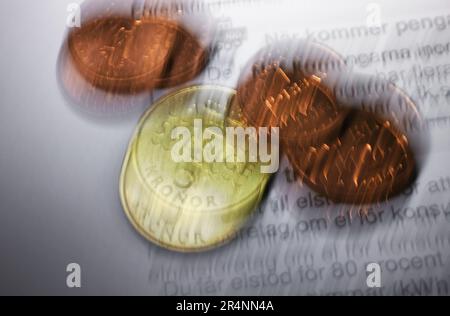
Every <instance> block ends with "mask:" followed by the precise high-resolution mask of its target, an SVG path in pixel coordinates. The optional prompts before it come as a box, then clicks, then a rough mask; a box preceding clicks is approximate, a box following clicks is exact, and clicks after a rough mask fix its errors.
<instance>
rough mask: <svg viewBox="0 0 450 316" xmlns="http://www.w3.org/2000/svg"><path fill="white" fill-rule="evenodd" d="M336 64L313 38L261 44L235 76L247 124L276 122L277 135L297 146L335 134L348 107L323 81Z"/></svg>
mask: <svg viewBox="0 0 450 316" xmlns="http://www.w3.org/2000/svg"><path fill="white" fill-rule="evenodd" d="M312 47H313V48H314V49H313V48H312ZM305 54H306V56H305ZM328 54H329V55H328ZM324 55H326V56H327V57H326V58H324V57H323V56H324ZM341 66H342V61H341V60H340V59H339V57H338V56H334V55H332V54H331V53H329V52H328V51H326V50H325V48H322V47H320V46H318V47H316V46H312V44H305V43H301V44H299V45H298V46H297V45H294V47H292V45H291V46H288V47H284V46H269V47H266V48H264V49H263V50H261V51H260V52H259V53H258V54H257V55H256V56H255V57H254V58H253V60H252V61H251V62H250V63H249V64H248V65H247V67H246V69H245V70H244V71H243V74H242V75H241V78H240V81H239V87H238V92H237V94H238V101H239V104H240V106H241V107H242V112H243V115H244V117H245V118H246V119H247V121H248V124H249V125H253V126H257V127H259V126H276V127H279V128H280V137H281V138H282V139H284V140H288V139H289V140H294V141H295V143H296V145H299V146H308V145H315V144H317V143H320V142H323V141H327V140H328V139H332V138H334V137H335V136H336V133H337V132H338V131H339V129H340V127H341V124H342V122H343V120H344V118H345V116H346V114H347V112H348V111H347V110H346V109H344V108H341V107H338V106H337V104H336V102H335V101H334V98H333V97H332V95H331V93H330V90H331V89H330V88H328V87H326V86H325V85H324V84H323V83H322V81H323V80H324V79H326V78H327V76H328V73H331V71H333V70H335V69H336V68H339V67H341Z"/></svg>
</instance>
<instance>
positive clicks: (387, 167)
mask: <svg viewBox="0 0 450 316" xmlns="http://www.w3.org/2000/svg"><path fill="white" fill-rule="evenodd" d="M285 150H286V153H287V155H288V158H289V161H290V162H291V164H292V165H293V167H294V169H295V171H296V172H297V174H298V175H299V176H300V178H301V180H303V181H304V182H305V183H306V184H308V185H309V186H311V187H312V188H313V189H314V190H316V191H317V192H319V193H321V194H324V195H326V196H327V197H328V198H330V199H331V200H333V201H335V202H344V203H351V204H369V203H375V202H380V201H383V200H386V199H387V198H389V197H391V196H393V195H395V194H398V193H400V192H401V191H402V190H404V189H405V188H406V187H407V186H408V185H409V184H411V182H412V181H413V180H414V175H415V169H416V164H415V160H414V157H413V154H412V151H411V149H410V146H409V142H408V139H407V137H406V136H405V135H404V134H402V133H400V132H399V131H398V130H397V128H396V127H395V126H393V125H392V123H390V122H389V121H387V120H383V119H381V118H378V117H377V116H375V115H374V114H373V113H369V112H364V111H360V110H354V111H353V112H352V113H351V114H350V115H349V116H348V118H347V119H346V121H345V122H344V124H343V126H342V129H341V131H340V133H339V136H338V138H337V139H336V140H334V141H330V142H325V143H322V144H320V145H316V146H310V147H307V148H300V147H298V146H297V147H296V146H286V148H285Z"/></svg>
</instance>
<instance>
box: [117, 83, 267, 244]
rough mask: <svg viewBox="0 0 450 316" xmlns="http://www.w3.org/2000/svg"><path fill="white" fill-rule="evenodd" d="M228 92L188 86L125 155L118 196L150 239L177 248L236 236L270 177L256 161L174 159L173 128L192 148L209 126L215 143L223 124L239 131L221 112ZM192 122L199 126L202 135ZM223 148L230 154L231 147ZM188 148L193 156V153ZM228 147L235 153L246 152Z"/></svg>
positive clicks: (163, 104) (154, 113)
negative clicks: (181, 132) (183, 134)
mask: <svg viewBox="0 0 450 316" xmlns="http://www.w3.org/2000/svg"><path fill="white" fill-rule="evenodd" d="M234 95H235V92H234V91H233V90H231V89H227V88H221V87H213V86H197V87H191V88H186V89H183V90H180V91H178V92H175V93H173V94H170V95H169V96H167V97H165V98H163V99H161V100H160V101H158V102H157V103H156V104H155V105H154V106H153V107H152V108H151V110H149V111H148V112H147V113H146V114H145V115H144V116H143V118H142V120H141V122H140V124H139V126H138V127H137V130H136V132H135V135H134V136H133V138H132V140H131V142H130V146H129V149H128V151H127V154H126V157H125V161H124V165H123V168H122V174H121V181H120V192H121V200H122V204H123V207H124V209H125V212H126V214H127V216H128V218H129V219H130V221H131V223H132V224H133V225H134V227H135V228H136V229H137V230H138V231H139V232H140V233H141V234H142V235H143V236H144V237H146V238H147V239H149V240H150V241H153V242H154V243H156V244H158V245H160V246H162V247H165V248H169V249H172V250H177V251H199V250H204V249H209V248H211V247H215V246H218V245H220V244H222V243H224V242H225V241H227V240H229V239H230V238H231V237H233V236H234V235H235V234H236V232H237V231H238V229H239V228H240V227H241V226H242V225H243V224H244V223H245V222H246V220H248V218H249V216H250V215H251V214H252V211H253V210H254V209H255V207H256V205H257V204H258V202H259V201H260V199H261V196H262V193H263V191H264V187H265V184H266V182H267V180H268V178H269V175H268V174H262V173H261V172H260V164H259V163H248V162H225V161H224V162H216V161H213V162H207V161H205V160H204V159H201V160H196V159H193V160H192V162H189V161H188V162H185V161H183V162H176V161H175V160H174V157H173V153H172V150H173V149H174V146H175V145H176V144H177V143H178V144H179V140H178V139H176V138H175V139H172V131H173V130H174V129H175V128H177V127H180V128H183V129H184V131H189V133H190V135H191V136H192V143H194V142H195V141H196V139H197V136H198V133H200V132H203V131H205V130H206V128H208V127H213V128H214V129H215V131H216V134H214V136H213V137H214V139H216V138H218V139H222V140H223V135H225V133H226V132H225V129H226V127H236V126H241V124H240V122H239V120H236V118H235V117H234V118H229V117H228V114H227V113H228V110H229V107H230V105H231V104H232V100H233V98H234ZM196 120H201V121H202V128H201V129H200V130H199V129H198V125H196V123H195V122H198V121H196ZM196 135H197V136H196ZM197 140H198V139H197ZM189 141H191V138H189ZM200 142H201V143H202V144H204V145H206V144H205V142H204V140H200ZM206 143H207V142H206ZM223 144H224V147H223V150H224V153H227V154H228V152H229V150H230V146H231V145H230V143H228V142H223ZM236 144H237V143H236ZM192 148H193V150H192V151H190V150H189V154H192V155H194V156H192V158H194V157H195V154H196V153H198V152H197V151H196V149H195V147H192ZM232 149H233V150H234V154H235V155H237V154H238V153H239V151H240V150H245V149H242V148H238V147H237V145H234V146H233V148H232ZM200 154H201V153H200Z"/></svg>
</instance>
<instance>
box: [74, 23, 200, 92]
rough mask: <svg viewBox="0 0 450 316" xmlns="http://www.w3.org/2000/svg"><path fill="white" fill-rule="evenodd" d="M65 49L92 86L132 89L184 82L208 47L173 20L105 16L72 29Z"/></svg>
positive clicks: (198, 67) (113, 89) (109, 89)
mask: <svg viewBox="0 0 450 316" xmlns="http://www.w3.org/2000/svg"><path fill="white" fill-rule="evenodd" d="M68 47H69V51H70V54H71V57H72V58H73V60H74V63H75V65H76V66H77V68H78V70H79V71H80V73H82V74H83V76H84V77H85V78H86V79H87V80H88V81H89V82H90V83H92V84H93V85H94V86H96V87H99V88H102V89H105V90H108V91H114V92H123V93H133V92H136V91H140V90H144V89H151V88H155V87H166V86H171V85H176V84H180V83H182V82H185V81H187V80H189V79H191V78H192V77H194V76H195V75H196V74H198V72H199V71H201V69H202V68H203V67H204V65H205V62H206V59H207V51H206V49H205V48H204V47H202V45H201V44H200V43H199V42H198V41H197V40H196V38H195V36H193V35H192V34H190V33H189V32H188V31H187V30H186V29H184V28H183V27H182V26H180V25H179V24H177V23H176V22H174V21H170V20H167V19H163V18H161V19H160V18H156V17H150V18H146V19H141V20H135V19H133V18H131V17H125V16H104V17H101V18H97V19H92V20H90V21H88V22H87V23H84V24H83V25H82V26H81V28H78V29H74V30H73V31H72V32H71V33H70V34H69V38H68Z"/></svg>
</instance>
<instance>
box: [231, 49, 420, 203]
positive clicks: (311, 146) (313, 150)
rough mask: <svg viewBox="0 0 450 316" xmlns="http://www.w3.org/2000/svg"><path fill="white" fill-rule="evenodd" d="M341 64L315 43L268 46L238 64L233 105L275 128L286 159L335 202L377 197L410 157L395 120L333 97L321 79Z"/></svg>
mask: <svg viewBox="0 0 450 316" xmlns="http://www.w3.org/2000/svg"><path fill="white" fill-rule="evenodd" d="M343 66H344V65H343V62H342V60H341V59H340V58H339V57H338V56H337V55H336V54H334V53H333V52H332V51H330V50H329V49H327V48H325V47H321V46H320V45H318V44H315V43H308V42H299V43H297V44H296V43H290V44H288V45H284V46H283V45H280V44H279V43H278V44H277V45H271V46H269V47H266V48H264V49H263V50H261V51H260V52H259V53H258V54H257V55H256V56H255V58H254V59H253V60H252V61H251V62H250V63H249V65H248V66H247V67H246V69H245V70H244V72H243V75H242V76H241V79H240V81H239V87H238V104H239V105H240V108H241V110H242V113H243V116H244V117H245V119H246V122H247V123H248V124H249V125H253V126H257V127H261V126H271V127H273V126H278V127H279V128H280V137H281V141H282V144H283V147H284V151H285V152H286V154H287V156H288V158H289V161H290V162H291V164H292V166H293V168H294V170H295V172H296V173H297V174H298V175H299V178H300V179H301V180H302V181H303V182H304V183H306V184H308V185H309V186H310V187H311V188H313V189H314V190H316V191H317V192H319V193H321V194H324V195H326V196H327V197H328V198H329V199H330V200H333V201H335V202H343V203H351V204H368V203H374V202H379V201H382V200H385V199H387V198H389V197H391V196H393V195H395V194H397V193H399V192H401V191H402V190H403V189H405V188H406V187H407V186H408V185H409V184H410V183H411V181H412V180H413V179H414V175H415V171H416V163H415V159H414V157H413V154H412V150H411V148H410V144H409V141H408V137H407V136H406V134H404V133H403V132H401V131H400V130H399V129H398V128H397V126H396V125H395V120H389V119H386V117H383V116H379V115H377V114H376V113H374V112H372V111H364V110H362V109H356V108H351V107H349V106H343V105H342V104H341V103H340V102H338V101H337V100H336V97H335V95H334V93H333V91H334V86H333V82H332V84H331V86H330V82H328V83H327V84H325V81H326V80H327V79H330V78H334V79H335V80H336V78H337V80H339V76H341V75H342V73H343V72H344V67H343ZM336 83H337V81H334V84H336Z"/></svg>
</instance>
